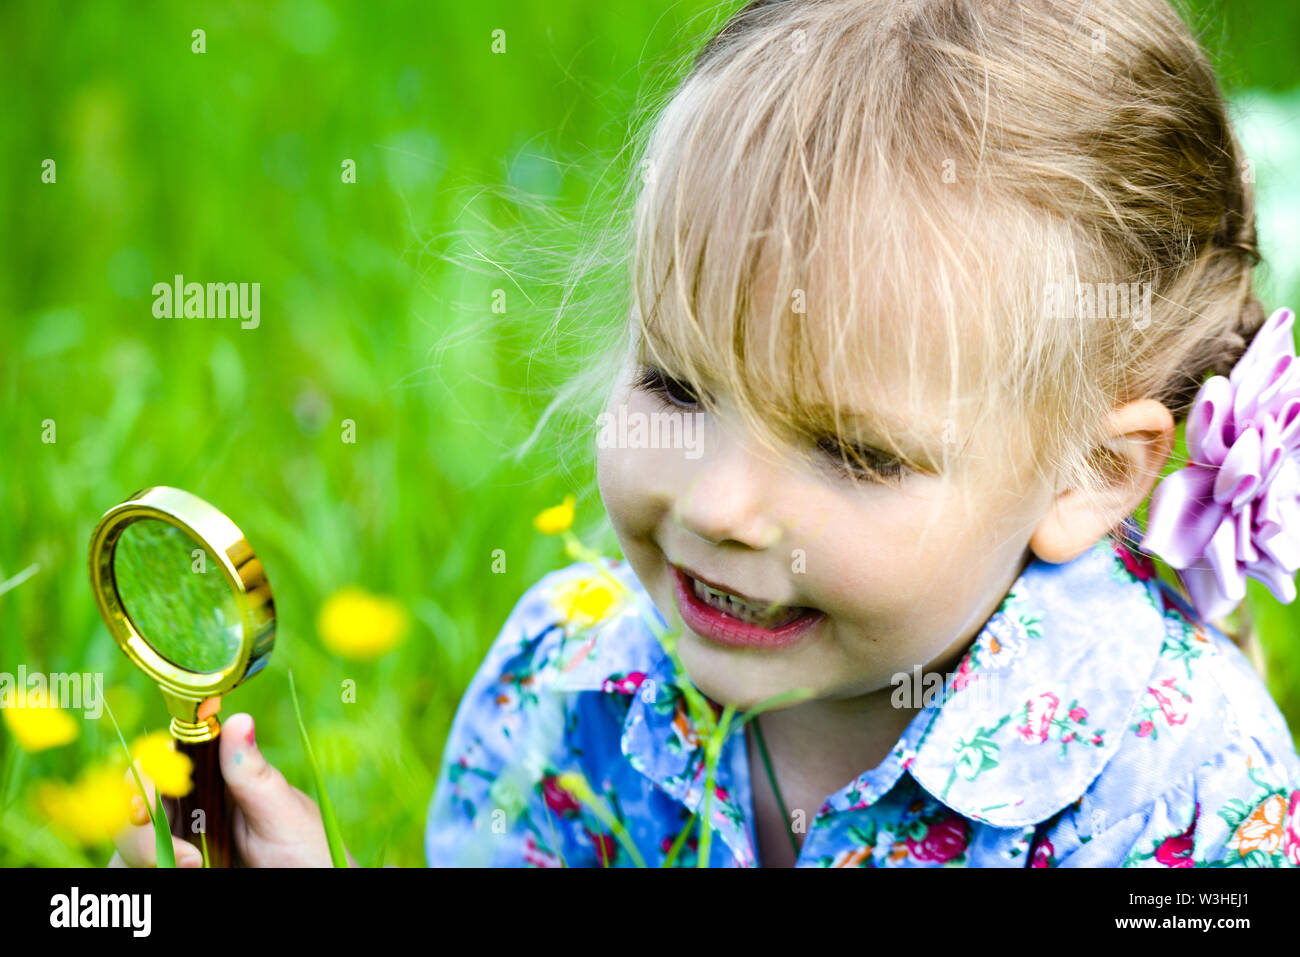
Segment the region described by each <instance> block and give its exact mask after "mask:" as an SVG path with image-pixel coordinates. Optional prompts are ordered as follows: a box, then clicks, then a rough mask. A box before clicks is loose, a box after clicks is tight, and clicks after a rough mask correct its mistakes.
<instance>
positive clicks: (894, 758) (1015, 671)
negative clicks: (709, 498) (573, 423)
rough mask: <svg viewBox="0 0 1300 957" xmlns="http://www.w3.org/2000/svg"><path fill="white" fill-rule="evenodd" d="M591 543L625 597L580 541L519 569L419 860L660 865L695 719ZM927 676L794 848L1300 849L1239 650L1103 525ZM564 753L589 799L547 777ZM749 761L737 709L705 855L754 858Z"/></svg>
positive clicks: (1297, 798) (686, 848)
mask: <svg viewBox="0 0 1300 957" xmlns="http://www.w3.org/2000/svg"><path fill="white" fill-rule="evenodd" d="M603 561H605V562H606V567H607V569H608V570H609V572H610V573H612V574H613V575H614V576H616V577H617V579H618V580H619V581H621V582H622V583H624V585H625V586H626V587H627V588H629V589H631V594H634V595H636V596H639V601H631V600H629V599H628V596H627V595H624V596H622V598H621V599H620V598H618V597H617V596H616V592H615V591H614V590H613V589H609V587H608V585H602V584H601V582H602V579H601V578H600V576H599V575H597V574H596V570H595V569H594V568H593V567H592V566H591V565H589V564H586V563H577V564H574V565H571V566H569V567H567V568H564V569H561V570H558V571H554V572H551V573H550V574H548V575H546V576H545V577H543V578H542V579H541V580H540V581H539V582H538V583H537V584H535V585H534V586H533V587H532V588H530V589H529V590H528V591H527V592H526V593H525V594H524V596H523V598H522V599H521V600H520V602H519V604H518V605H517V606H516V607H515V609H514V610H513V612H512V613H511V614H510V616H509V618H508V619H507V621H506V623H505V626H504V628H503V629H502V631H501V634H500V635H499V636H498V638H497V639H496V641H495V642H494V643H493V645H492V647H491V649H490V650H489V652H488V654H487V658H486V660H485V661H484V662H483V664H482V666H481V667H480V669H479V671H478V673H477V674H476V675H475V677H474V679H473V681H472V682H471V684H470V686H469V688H468V690H467V691H466V693H465V696H464V698H463V700H462V701H461V704H460V707H459V709H458V711H457V713H456V717H455V719H454V721H453V723H452V728H451V733H450V736H449V738H448V741H447V745H446V748H445V750H444V754H443V758H442V762H441V768H440V771H439V775H438V782H437V786H436V789H435V792H434V796H433V801H432V803H431V805H430V807H429V815H428V823H427V831H426V837H425V849H426V855H427V859H428V863H429V864H430V865H431V866H434V867H447V866H507V867H509V866H536V867H558V866H561V865H562V864H563V865H565V866H569V867H600V866H614V867H629V866H637V865H638V864H641V863H644V864H645V865H646V866H650V867H656V866H662V865H663V863H664V860H665V858H666V857H667V856H668V854H669V851H670V849H672V848H673V846H674V842H675V841H676V839H677V837H678V835H679V834H680V833H681V832H682V831H683V829H684V828H685V827H686V825H687V824H688V823H690V822H691V818H692V815H693V814H695V812H696V811H697V809H701V804H702V798H703V791H704V782H705V747H704V743H703V742H702V741H701V740H700V736H699V735H698V734H697V731H696V728H695V726H694V724H693V723H692V721H691V720H690V718H689V715H688V710H687V708H686V706H685V700H684V698H683V696H682V693H681V690H680V688H679V686H678V685H677V683H676V680H675V678H674V673H673V668H672V662H671V659H669V657H668V655H667V654H666V653H665V651H664V650H663V648H662V646H661V645H660V644H659V642H658V639H657V638H656V637H655V634H654V632H653V631H652V630H651V628H650V627H649V626H648V625H647V622H646V620H645V618H644V617H642V616H644V615H647V614H653V615H655V616H658V615H659V613H658V612H657V611H656V610H655V609H654V606H653V604H652V603H651V601H650V599H649V597H648V595H646V593H645V591H644V589H643V588H642V587H641V585H640V583H639V582H638V581H637V580H636V578H635V576H634V575H633V574H632V571H631V569H630V567H628V566H627V564H626V563H623V562H618V561H614V560H608V559H604V560H603ZM657 625H658V627H659V628H661V629H662V628H664V627H666V623H665V622H664V619H663V618H662V617H658V620H657ZM990 689H991V690H992V691H993V692H995V693H988V692H989V691H990ZM922 700H929V703H928V704H927V705H926V706H925V707H924V708H923V709H921V710H918V711H917V713H916V716H915V718H914V719H913V720H912V721H911V723H910V724H909V725H908V727H907V729H906V730H905V731H904V732H903V735H902V736H901V738H900V739H899V740H898V742H897V744H896V745H895V746H894V748H893V749H892V751H891V752H890V753H889V755H888V756H887V757H886V758H885V759H884V760H883V761H882V762H881V763H880V765H879V766H877V767H874V768H870V769H866V770H864V771H863V772H862V773H861V774H860V775H859V776H858V777H857V778H855V779H854V780H853V781H850V782H848V783H847V784H846V785H845V786H844V787H843V788H841V789H840V790H839V791H837V792H835V793H834V794H832V795H829V796H828V797H827V798H826V801H825V803H824V804H823V805H822V807H821V808H820V809H819V811H818V813H817V814H816V816H815V817H814V818H813V820H812V821H811V822H808V825H807V831H806V833H805V835H804V841H803V845H802V849H801V851H800V853H799V856H798V859H797V866H800V867H936V866H971V867H1119V866H1124V867H1130V866H1139V867H1159V866H1163V867H1192V866H1213V867H1227V866H1251V867H1261V866H1262V867H1297V866H1300V758H1297V755H1296V750H1295V744H1294V742H1293V740H1292V737H1291V734H1290V732H1289V730H1288V728H1287V725H1286V722H1285V720H1284V719H1283V717H1282V715H1281V713H1280V712H1279V711H1278V709H1277V706H1276V705H1275V704H1274V702H1273V700H1272V699H1271V698H1270V696H1269V694H1268V692H1267V690H1266V688H1265V686H1264V684H1263V683H1262V681H1261V680H1260V678H1259V676H1258V675H1257V674H1256V672H1255V671H1254V669H1253V668H1252V667H1251V665H1250V663H1249V662H1248V661H1247V659H1246V658H1245V657H1244V655H1243V654H1242V653H1241V651H1240V650H1239V649H1238V648H1237V647H1236V646H1235V645H1234V644H1233V643H1232V642H1231V641H1230V640H1229V639H1228V638H1227V637H1225V636H1224V635H1223V634H1222V633H1220V632H1219V631H1218V630H1216V629H1215V628H1213V627H1212V626H1209V625H1207V624H1205V623H1202V622H1200V621H1199V620H1198V619H1197V618H1196V616H1195V612H1194V611H1193V610H1192V609H1191V608H1190V606H1189V605H1188V604H1187V603H1186V602H1185V601H1184V600H1183V599H1182V597H1181V596H1180V595H1179V594H1178V593H1177V591H1176V590H1175V589H1173V588H1171V587H1170V585H1169V584H1168V583H1167V582H1165V581H1164V580H1162V579H1160V578H1159V577H1158V576H1157V575H1156V574H1155V569H1154V567H1153V566H1152V564H1151V562H1150V560H1149V559H1148V558H1147V557H1146V556H1145V555H1142V554H1140V553H1136V552H1133V551H1131V550H1130V549H1128V548H1127V547H1125V546H1124V545H1123V544H1122V543H1121V542H1120V541H1119V540H1118V539H1117V538H1113V537H1111V536H1106V537H1104V538H1102V539H1101V540H1100V541H1099V542H1098V543H1097V545H1096V546H1094V547H1093V548H1092V549H1090V550H1089V551H1088V552H1085V553H1084V554H1082V555H1080V556H1079V557H1078V558H1076V559H1074V560H1073V561H1070V562H1066V563H1063V564H1060V565H1054V564H1050V563H1046V562H1043V561H1041V560H1039V559H1037V558H1036V557H1035V558H1032V559H1031V561H1030V564H1029V565H1027V566H1026V568H1025V570H1024V572H1023V573H1022V574H1021V576H1020V577H1019V578H1018V579H1017V580H1016V582H1015V584H1014V585H1013V586H1012V588H1011V590H1010V591H1009V592H1008V594H1007V596H1006V597H1005V599H1004V600H1003V602H1002V604H1001V606H1000V607H999V608H998V610H997V611H996V612H995V613H994V614H993V616H992V617H990V619H989V620H988V622H987V623H986V624H985V626H984V627H983V628H982V629H981V631H980V633H979V635H978V637H977V638H976V639H975V641H974V642H973V643H972V645H971V647H970V649H969V650H968V651H967V653H966V655H965V657H964V658H963V659H962V662H961V664H960V666H959V668H958V670H957V671H956V672H955V673H954V674H952V675H949V676H947V678H946V680H945V683H944V686H943V689H942V693H941V694H933V695H932V696H931V698H930V699H924V698H923V699H922ZM918 703H919V702H918ZM732 727H733V728H734V727H735V724H734V723H733V726H732ZM575 771H576V772H580V773H581V775H582V776H583V778H584V779H585V781H586V782H587V783H588V784H589V786H590V788H591V790H592V791H593V792H595V798H596V799H597V802H598V804H599V810H597V809H596V808H595V807H593V803H592V802H591V800H590V795H588V796H587V797H588V799H587V800H579V799H578V798H577V797H575V793H576V792H575V791H574V790H573V788H572V787H571V786H569V782H570V781H571V780H572V778H571V777H561V775H562V774H564V773H565V772H575ZM754 771H757V773H758V774H759V775H762V774H763V773H764V772H763V769H762V767H761V766H760V767H758V768H753V769H751V767H750V765H749V761H748V757H747V749H746V747H745V736H744V733H743V731H741V732H739V733H733V734H731V735H730V736H729V737H728V738H727V739H726V741H725V743H724V746H723V749H722V751H721V754H720V758H719V760H718V765H717V768H716V772H715V778H714V781H715V791H714V799H713V800H712V802H711V818H712V825H713V829H714V830H713V834H712V838H711V844H710V853H709V865H710V866H713V867H754V866H757V865H758V864H759V863H760V862H759V861H758V859H757V843H756V840H755V836H754V830H753V821H754V814H753V804H752V793H753V792H752V780H753V777H752V774H753V772H754ZM698 838H699V821H698V819H696V820H695V821H694V822H693V824H692V830H691V832H690V834H689V836H688V839H687V840H685V841H684V842H682V843H681V846H680V848H679V849H678V853H677V856H676V858H675V859H674V862H673V863H674V866H695V865H696V863H697V854H698V851H699V840H698ZM629 841H630V842H631V844H632V845H634V848H635V851H636V853H635V854H633V853H632V851H630V850H629V848H628V846H627V844H628V842H629Z"/></svg>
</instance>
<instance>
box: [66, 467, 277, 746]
mask: <svg viewBox="0 0 1300 957" xmlns="http://www.w3.org/2000/svg"><path fill="white" fill-rule="evenodd" d="M146 518H148V519H156V520H160V521H163V522H167V523H168V524H170V525H173V526H175V527H177V528H179V529H180V530H181V531H183V532H185V533H186V534H187V535H188V536H189V537H190V538H192V539H194V540H195V541H196V542H197V543H198V544H201V545H203V546H204V547H205V548H206V549H207V550H208V551H209V552H210V553H211V554H212V556H213V557H215V558H216V560H217V562H218V564H220V566H221V572H222V574H223V576H224V577H225V579H226V584H227V586H228V587H229V588H230V590H231V592H232V594H233V595H234V598H235V602H236V606H237V607H238V609H239V613H240V617H241V620H242V625H243V629H242V635H241V638H240V643H239V651H238V654H237V655H236V657H235V660H234V661H232V662H231V663H230V664H228V665H227V666H226V667H224V668H222V669H221V670H219V671H212V672H195V671H189V670H187V669H185V668H182V667H180V666H179V665H177V664H175V663H174V662H172V661H170V660H168V659H167V658H164V657H163V656H162V655H160V654H159V653H158V652H157V651H155V650H154V649H153V648H152V647H151V646H150V645H149V643H148V642H147V641H146V640H145V638H144V636H143V635H141V634H140V632H139V630H138V629H137V628H136V626H135V623H134V622H133V621H132V620H131V617H130V615H129V614H127V612H126V609H124V608H123V607H122V603H121V598H120V596H119V595H118V591H117V579H116V576H115V574H114V571H113V554H114V550H115V548H116V547H117V542H118V540H119V539H120V538H121V535H122V533H123V532H124V531H125V530H126V529H127V528H128V527H129V526H130V525H132V524H134V523H135V522H138V521H140V520H141V519H146ZM88 562H89V571H90V584H91V589H92V590H93V592H94V595H95V604H96V605H97V606H98V608H99V613H100V616H101V617H102V618H103V619H104V623H105V624H106V625H107V626H108V630H109V632H110V633H111V634H112V636H113V640H114V641H116V642H117V644H118V647H120V648H121V649H122V650H123V651H124V652H125V653H126V655H127V656H128V657H129V658H130V659H131V660H132V661H133V662H135V664H136V665H137V666H138V667H139V668H140V669H141V670H143V671H144V672H145V673H146V674H147V675H149V677H150V678H152V679H153V680H154V681H156V682H157V683H158V685H159V686H160V687H161V688H162V690H163V694H164V697H165V698H166V699H167V702H168V709H169V711H170V712H171V714H172V718H173V719H174V720H173V733H175V730H176V722H178V721H179V722H180V726H181V727H182V728H183V729H185V730H186V734H185V735H184V736H183V737H184V739H190V738H191V737H192V736H193V737H194V740H207V739H209V738H211V737H215V736H216V731H217V729H219V727H220V726H219V725H218V724H217V722H216V719H215V717H213V715H215V713H216V711H217V710H218V709H219V708H220V696H221V695H224V694H226V693H227V692H228V691H230V690H231V689H232V688H234V687H235V686H236V685H238V684H239V683H240V682H241V681H243V680H244V679H245V678H247V677H248V676H250V675H252V674H255V673H256V672H257V671H259V670H261V668H262V667H263V666H264V665H265V664H266V661H267V656H268V655H269V654H270V653H271V649H272V647H273V646H274V644H275V602H274V599H273V598H272V595H271V586H270V584H269V583H268V582H267V580H266V573H265V571H264V569H263V568H262V563H261V562H260V561H259V560H258V558H257V555H256V554H255V553H254V552H253V549H252V547H251V546H250V545H249V544H248V541H247V540H246V539H245V538H244V535H243V533H242V532H241V531H240V530H239V528H238V526H236V525H235V524H234V522H232V521H231V520H230V519H229V518H227V517H226V516H225V515H224V514H222V512H220V511H219V510H218V509H216V508H214V507H213V506H212V505H210V504H208V503H207V502H205V501H204V500H203V499H201V498H199V497H198V496H197V495H194V494H192V493H190V492H186V491H184V490H183V489H178V488H171V487H169V486H165V485H156V486H151V487H149V488H146V489H142V490H141V491H139V492H136V493H135V494H134V495H132V496H131V497H130V498H129V499H127V500H126V501H124V502H122V503H120V504H118V505H114V506H113V507H112V508H110V509H109V510H108V511H107V512H105V513H104V514H103V516H102V517H101V518H100V520H99V523H98V524H97V525H96V526H95V530H94V532H93V533H92V535H91V537H90V554H89V558H88ZM210 699H217V700H216V701H212V702H211V703H210V704H208V705H207V706H206V707H202V710H203V711H204V715H203V717H200V716H199V711H200V708H201V706H203V703H204V702H208V701H209V700H210ZM205 729H206V730H205ZM209 732H210V733H209ZM199 735H202V737H198V736H199Z"/></svg>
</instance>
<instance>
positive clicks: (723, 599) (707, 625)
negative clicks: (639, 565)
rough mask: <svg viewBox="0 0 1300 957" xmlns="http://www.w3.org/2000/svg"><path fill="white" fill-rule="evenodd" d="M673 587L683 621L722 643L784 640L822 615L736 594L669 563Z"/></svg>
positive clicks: (767, 643)
mask: <svg viewBox="0 0 1300 957" xmlns="http://www.w3.org/2000/svg"><path fill="white" fill-rule="evenodd" d="M673 573H674V578H675V583H674V590H675V592H676V595H677V605H678V609H679V610H680V611H681V614H682V621H683V623H684V624H685V625H686V626H687V627H689V628H691V629H693V630H694V631H696V632H698V633H699V634H701V635H702V636H704V637H706V638H711V639H714V640H716V641H719V642H721V643H723V644H729V645H748V646H766V647H771V646H775V645H782V644H787V643H789V642H791V641H794V640H795V639H796V638H798V637H800V636H801V635H802V634H803V633H804V632H805V631H807V630H808V629H809V628H810V627H812V626H813V625H815V624H816V623H817V622H818V621H820V620H821V619H822V618H824V617H825V615H824V614H823V613H822V612H820V611H818V610H817V609H815V608H808V607H806V606H802V605H782V604H779V603H776V602H771V601H763V600H761V599H755V598H753V597H750V596H747V595H737V594H735V593H734V592H730V591H726V590H724V589H721V588H719V587H717V585H716V584H711V583H709V582H706V581H703V580H701V579H699V578H697V577H695V576H694V575H692V574H690V573H688V572H686V571H684V570H682V569H680V568H678V567H677V566H675V565H674V566H673Z"/></svg>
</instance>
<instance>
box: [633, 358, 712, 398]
mask: <svg viewBox="0 0 1300 957" xmlns="http://www.w3.org/2000/svg"><path fill="white" fill-rule="evenodd" d="M636 387H637V388H638V389H643V390H644V391H646V392H649V393H651V394H652V395H657V396H658V397H659V398H661V399H664V400H666V401H668V402H671V403H672V404H673V405H676V406H679V407H681V408H691V407H692V406H695V405H698V404H699V401H700V397H699V394H698V393H697V392H696V391H695V390H694V389H693V388H691V387H690V386H689V385H687V384H686V383H685V382H682V381H681V380H680V379H674V378H673V377H672V376H670V375H668V374H667V373H666V372H664V371H663V370H662V369H656V368H654V367H653V366H646V367H645V368H643V369H642V370H641V375H640V376H639V377H638V379H637V382H636Z"/></svg>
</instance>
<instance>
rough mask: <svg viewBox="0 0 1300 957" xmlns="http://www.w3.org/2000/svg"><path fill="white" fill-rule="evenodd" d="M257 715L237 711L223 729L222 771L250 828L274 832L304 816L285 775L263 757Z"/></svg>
mask: <svg viewBox="0 0 1300 957" xmlns="http://www.w3.org/2000/svg"><path fill="white" fill-rule="evenodd" d="M255 734H256V732H255V729H254V725H253V717H252V715H249V714H244V713H242V712H241V713H240V714H235V715H231V717H229V718H227V719H226V721H225V723H224V724H223V725H222V729H221V773H222V776H223V777H224V778H225V779H226V787H227V788H229V789H230V796H231V797H232V798H234V800H235V803H236V804H238V805H239V807H240V808H241V809H242V810H243V812H244V817H245V818H246V821H247V825H248V827H249V829H250V830H252V831H254V832H256V833H258V834H260V835H268V834H273V833H275V832H276V831H277V829H280V830H282V829H283V828H282V825H284V826H289V825H291V824H294V823H296V820H297V817H298V816H299V815H300V813H301V812H300V809H299V808H298V799H297V794H296V792H295V791H294V788H293V786H292V785H290V784H289V782H288V781H287V780H285V777H284V775H283V774H281V773H280V771H279V770H278V769H277V768H275V767H274V766H273V765H271V764H270V763H268V762H267V760H266V758H265V757H263V756H262V751H261V749H260V748H259V747H258V746H257V740H256V737H255Z"/></svg>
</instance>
